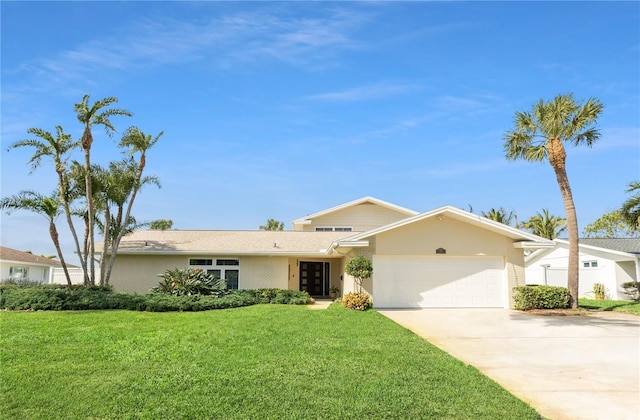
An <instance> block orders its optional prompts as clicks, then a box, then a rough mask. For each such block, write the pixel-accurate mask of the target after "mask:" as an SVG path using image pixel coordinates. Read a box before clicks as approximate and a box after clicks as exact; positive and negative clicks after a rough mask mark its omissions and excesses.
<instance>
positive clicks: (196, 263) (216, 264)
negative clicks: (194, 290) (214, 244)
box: [189, 258, 240, 290]
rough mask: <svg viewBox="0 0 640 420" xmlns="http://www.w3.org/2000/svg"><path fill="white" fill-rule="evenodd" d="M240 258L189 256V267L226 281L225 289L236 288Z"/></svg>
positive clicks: (238, 278)
mask: <svg viewBox="0 0 640 420" xmlns="http://www.w3.org/2000/svg"><path fill="white" fill-rule="evenodd" d="M239 266H240V260H239V259H237V258H217V259H213V258H212V259H201V258H190V259H189V268H199V269H201V270H204V271H206V272H207V274H212V275H213V277H215V278H217V279H225V280H226V281H227V289H233V290H237V289H238V286H239V280H240V270H239V269H238V267H239Z"/></svg>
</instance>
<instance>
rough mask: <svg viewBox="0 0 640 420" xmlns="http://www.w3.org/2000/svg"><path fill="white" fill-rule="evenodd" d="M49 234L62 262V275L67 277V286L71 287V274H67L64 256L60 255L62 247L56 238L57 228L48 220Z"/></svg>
mask: <svg viewBox="0 0 640 420" xmlns="http://www.w3.org/2000/svg"><path fill="white" fill-rule="evenodd" d="M49 235H50V236H51V240H52V241H53V245H55V247H56V251H57V252H58V257H60V264H62V270H63V271H64V276H65V277H66V278H67V286H69V287H71V285H72V283H71V275H69V269H68V268H67V263H66V262H65V260H64V256H63V255H62V249H61V248H60V240H59V238H58V229H56V225H55V224H54V223H53V221H52V222H49Z"/></svg>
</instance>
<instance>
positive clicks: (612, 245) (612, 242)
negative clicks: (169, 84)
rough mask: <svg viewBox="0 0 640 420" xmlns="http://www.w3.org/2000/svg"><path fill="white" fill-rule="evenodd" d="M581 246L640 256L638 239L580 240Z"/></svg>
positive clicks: (639, 239) (639, 241)
mask: <svg viewBox="0 0 640 420" xmlns="http://www.w3.org/2000/svg"><path fill="white" fill-rule="evenodd" d="M580 243H581V244H583V245H590V246H597V247H599V248H605V249H611V250H613V251H621V252H628V253H630V254H640V238H612V239H590V238H580Z"/></svg>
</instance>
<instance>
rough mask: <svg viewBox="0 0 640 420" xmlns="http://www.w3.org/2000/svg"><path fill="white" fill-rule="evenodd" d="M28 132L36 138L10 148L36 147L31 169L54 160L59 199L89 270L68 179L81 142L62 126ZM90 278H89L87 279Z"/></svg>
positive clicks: (82, 261)
mask: <svg viewBox="0 0 640 420" xmlns="http://www.w3.org/2000/svg"><path fill="white" fill-rule="evenodd" d="M27 133H29V134H33V135H34V136H35V138H30V139H25V140H20V141H17V142H15V143H13V144H12V145H11V146H9V148H8V150H11V149H15V148H18V147H32V148H34V149H35V153H34V155H33V156H32V157H31V159H29V162H28V163H29V164H30V165H31V171H34V170H36V169H37V168H39V167H40V166H41V164H42V159H43V158H45V157H47V158H50V159H51V160H53V163H54V168H55V171H56V174H57V177H58V193H59V195H58V196H59V200H60V203H61V204H62V207H63V209H64V213H65V216H66V220H67V225H68V226H69V231H70V232H71V235H72V237H73V241H74V244H75V246H76V252H77V253H78V258H79V259H80V266H81V267H82V268H83V271H84V273H86V272H87V260H86V255H87V254H86V253H83V252H82V250H81V248H80V241H79V239H78V234H77V233H76V229H75V226H74V224H73V220H72V218H71V217H72V215H73V212H72V209H71V200H72V197H71V196H70V195H69V179H68V163H67V162H68V160H69V157H70V154H71V151H72V150H73V149H75V148H77V147H78V146H79V142H77V141H74V140H72V138H71V135H70V134H67V133H65V132H64V130H63V128H62V126H60V125H58V126H56V133H55V135H53V134H51V133H50V132H49V131H46V130H43V129H40V128H29V129H28V130H27ZM86 280H88V278H87V279H86Z"/></svg>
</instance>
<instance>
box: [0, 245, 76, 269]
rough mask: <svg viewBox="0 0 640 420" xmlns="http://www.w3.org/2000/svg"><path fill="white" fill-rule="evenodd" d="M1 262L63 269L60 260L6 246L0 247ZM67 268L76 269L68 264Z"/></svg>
mask: <svg viewBox="0 0 640 420" xmlns="http://www.w3.org/2000/svg"><path fill="white" fill-rule="evenodd" d="M0 260H2V261H6V262H18V263H25V264H31V265H41V266H49V267H62V264H61V263H60V261H58V260H53V259H51V258H47V257H43V256H39V255H33V254H32V253H30V252H24V251H18V250H17V249H13V248H7V247H6V246H0ZM67 267H75V266H73V265H71V264H67Z"/></svg>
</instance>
